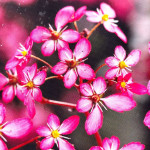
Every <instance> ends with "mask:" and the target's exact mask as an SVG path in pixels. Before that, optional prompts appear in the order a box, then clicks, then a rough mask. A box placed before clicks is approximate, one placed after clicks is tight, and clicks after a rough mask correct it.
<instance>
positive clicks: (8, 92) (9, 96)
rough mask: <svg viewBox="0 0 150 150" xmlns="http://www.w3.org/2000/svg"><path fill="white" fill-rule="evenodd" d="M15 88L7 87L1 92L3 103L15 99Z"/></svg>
mask: <svg viewBox="0 0 150 150" xmlns="http://www.w3.org/2000/svg"><path fill="white" fill-rule="evenodd" d="M14 88H15V87H14V86H13V85H8V86H6V87H5V88H4V90H3V92H2V100H3V101H4V102H5V103H9V102H11V101H12V100H13V99H14V97H15V89H14Z"/></svg>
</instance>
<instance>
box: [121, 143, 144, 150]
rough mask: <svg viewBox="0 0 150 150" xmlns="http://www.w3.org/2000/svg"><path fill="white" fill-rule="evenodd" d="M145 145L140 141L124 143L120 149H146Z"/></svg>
mask: <svg viewBox="0 0 150 150" xmlns="http://www.w3.org/2000/svg"><path fill="white" fill-rule="evenodd" d="M144 149H145V145H144V144H141V143H140V142H131V143H129V144H126V145H124V146H123V147H122V148H121V149H120V150H144Z"/></svg>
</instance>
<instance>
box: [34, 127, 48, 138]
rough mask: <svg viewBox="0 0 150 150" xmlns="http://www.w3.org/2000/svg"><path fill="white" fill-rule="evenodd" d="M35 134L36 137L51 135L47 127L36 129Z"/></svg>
mask: <svg viewBox="0 0 150 150" xmlns="http://www.w3.org/2000/svg"><path fill="white" fill-rule="evenodd" d="M36 132H37V133H38V135H40V136H45V137H46V136H49V135H51V131H50V129H49V128H48V127H45V126H42V127H39V128H38V129H36Z"/></svg>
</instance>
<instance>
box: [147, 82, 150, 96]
mask: <svg viewBox="0 0 150 150" xmlns="http://www.w3.org/2000/svg"><path fill="white" fill-rule="evenodd" d="M147 92H148V95H150V80H149V81H148V84H147Z"/></svg>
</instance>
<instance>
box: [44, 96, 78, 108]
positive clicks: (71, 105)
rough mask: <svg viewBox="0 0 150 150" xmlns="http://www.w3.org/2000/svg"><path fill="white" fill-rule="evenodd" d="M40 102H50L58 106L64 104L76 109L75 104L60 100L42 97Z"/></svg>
mask: <svg viewBox="0 0 150 150" xmlns="http://www.w3.org/2000/svg"><path fill="white" fill-rule="evenodd" d="M42 103H45V104H51V105H58V106H65V107H70V108H73V109H76V104H72V103H68V102H61V101H55V100H49V99H47V98H44V97H43V98H42Z"/></svg>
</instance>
